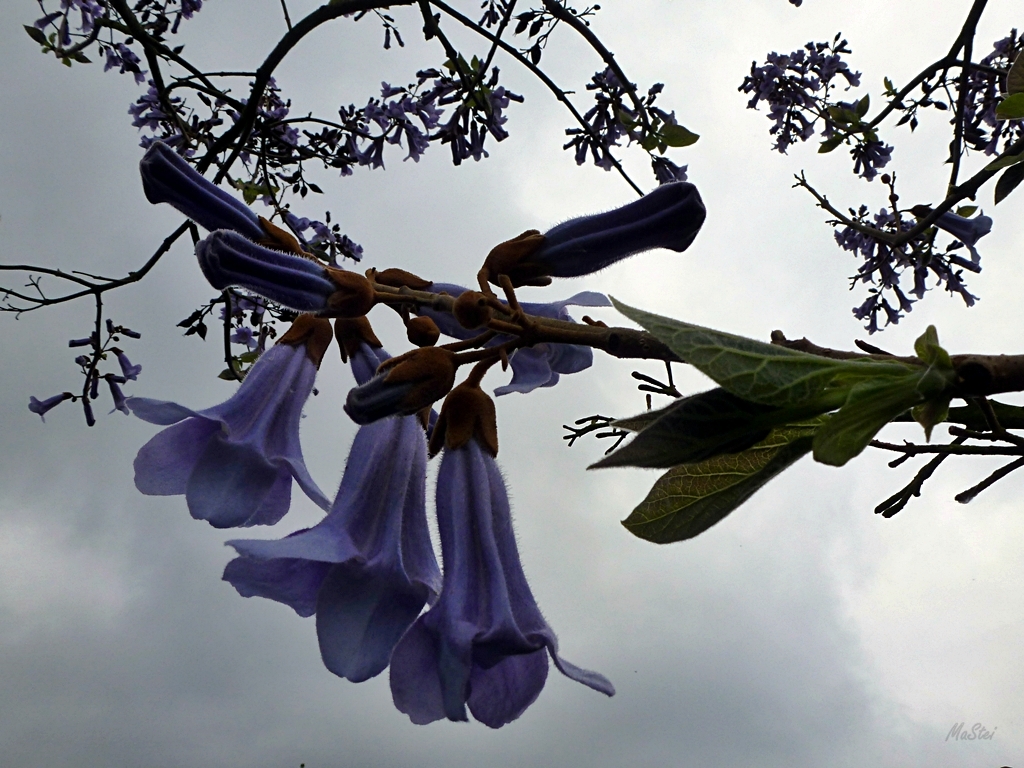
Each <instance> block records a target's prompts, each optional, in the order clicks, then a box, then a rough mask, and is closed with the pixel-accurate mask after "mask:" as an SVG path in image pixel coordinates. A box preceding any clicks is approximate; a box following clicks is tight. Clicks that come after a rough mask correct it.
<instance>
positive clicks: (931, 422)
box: [911, 395, 952, 442]
mask: <svg viewBox="0 0 1024 768" xmlns="http://www.w3.org/2000/svg"><path fill="white" fill-rule="evenodd" d="M950 400H952V397H951V396H950V395H940V396H939V397H935V398H932V399H931V400H929V401H928V402H926V403H921V405H918V406H915V407H914V409H913V410H912V411H911V415H912V416H913V417H914V421H916V422H917V423H918V424H920V425H921V426H922V427H924V439H925V441H926V442H931V439H932V429H934V428H935V425H936V424H941V423H942V422H944V421H945V420H946V419H948V418H949V402H950Z"/></svg>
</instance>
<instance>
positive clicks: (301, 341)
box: [127, 316, 331, 528]
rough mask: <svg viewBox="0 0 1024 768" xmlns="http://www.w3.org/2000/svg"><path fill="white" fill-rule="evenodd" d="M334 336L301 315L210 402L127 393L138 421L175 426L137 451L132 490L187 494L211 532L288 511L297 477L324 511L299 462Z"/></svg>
mask: <svg viewBox="0 0 1024 768" xmlns="http://www.w3.org/2000/svg"><path fill="white" fill-rule="evenodd" d="M330 340H331V328H330V323H328V322H327V321H326V320H317V319H314V318H311V317H308V316H300V317H299V319H298V320H297V321H296V322H295V323H294V324H293V326H292V328H291V329H290V330H289V331H288V333H286V334H285V335H284V336H282V337H281V340H280V341H279V342H278V344H277V345H276V346H274V347H273V348H271V349H270V350H269V351H267V352H266V353H265V354H264V355H263V356H262V357H261V358H260V359H259V360H258V361H257V362H256V363H255V365H253V367H252V368H251V369H250V370H249V373H248V375H246V377H245V380H244V381H242V383H241V385H240V386H239V388H238V390H237V391H236V392H235V394H234V395H233V396H232V397H230V398H229V399H228V400H227V401H226V402H224V403H222V404H220V405H217V406H214V407H213V408H207V409H205V410H202V411H193V410H192V409H190V408H186V407H184V406H182V405H178V404H177V403H171V402H166V401H162V400H151V399H149V398H140V397H133V398H130V399H129V400H128V401H127V404H128V407H129V408H131V410H132V412H133V413H134V414H135V415H136V416H138V417H139V418H141V419H143V420H145V421H148V422H150V423H152V424H161V425H167V424H169V425H172V426H169V427H168V428H167V429H165V430H163V431H162V432H160V433H159V434H157V435H156V436H155V437H154V438H153V439H152V440H150V441H149V442H148V443H146V445H144V446H143V447H142V449H141V450H140V451H139V454H138V456H136V458H135V486H136V487H137V488H138V489H139V490H140V491H141V492H142V493H145V494H148V495H154V496H173V495H177V494H184V495H185V500H186V502H187V503H188V508H189V512H191V514H192V517H194V518H196V519H197V520H206V521H208V522H209V523H210V524H211V525H213V526H214V527H215V528H233V527H245V526H250V525H272V524H274V523H276V522H277V521H278V520H280V519H281V518H282V517H283V516H284V514H285V513H286V512H287V511H288V507H289V505H290V503H291V486H292V480H293V479H294V480H295V481H296V482H297V483H298V484H299V487H300V488H302V490H303V491H304V492H305V493H306V495H307V496H309V498H310V499H312V500H313V502H314V503H315V504H317V505H318V506H319V507H321V508H322V509H325V510H326V509H328V508H329V507H330V501H329V500H328V499H327V497H326V496H324V494H323V492H322V491H321V490H320V489H319V488H318V487H317V485H316V483H315V482H313V479H312V477H310V475H309V472H308V471H307V469H306V464H305V461H304V460H303V458H302V448H301V446H300V444H299V420H300V418H301V416H302V407H303V405H304V404H305V402H306V399H307V398H308V397H309V394H310V392H311V391H312V389H313V381H314V379H315V378H316V372H317V367H318V366H319V363H320V360H321V359H322V358H323V352H324V351H325V350H326V348H327V346H328V344H329V343H330Z"/></svg>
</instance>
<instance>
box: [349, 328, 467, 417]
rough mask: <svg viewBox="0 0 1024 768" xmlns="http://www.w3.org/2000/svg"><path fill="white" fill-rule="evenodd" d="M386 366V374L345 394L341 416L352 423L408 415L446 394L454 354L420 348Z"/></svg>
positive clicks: (431, 348)
mask: <svg viewBox="0 0 1024 768" xmlns="http://www.w3.org/2000/svg"><path fill="white" fill-rule="evenodd" d="M388 365H389V366H391V367H389V368H388V370H387V371H386V372H383V373H380V374H378V375H377V376H374V377H373V378H372V379H370V380H369V381H367V382H366V383H365V384H362V385H361V386H358V387H355V388H354V389H352V390H350V391H349V393H348V398H347V399H346V400H345V413H347V414H348V415H349V418H351V419H352V421H354V422H355V423H356V424H360V425H363V424H370V423H371V422H374V421H377V420H378V419H383V418H386V417H388V416H396V415H401V416H412V415H413V414H415V413H419V412H420V411H421V410H422V409H424V408H426V407H427V406H429V405H431V404H433V403H434V402H435V401H437V400H440V399H441V398H442V397H444V396H445V395H447V394H448V392H449V391H450V390H451V388H452V385H453V384H454V383H455V369H456V365H455V355H454V354H453V353H452V352H451V350H447V349H444V348H442V347H421V348H420V349H417V350H413V351H412V352H408V353H406V354H404V355H402V356H401V357H398V358H392V359H391V360H389V361H388Z"/></svg>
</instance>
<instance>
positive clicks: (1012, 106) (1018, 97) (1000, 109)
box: [996, 93, 1024, 120]
mask: <svg viewBox="0 0 1024 768" xmlns="http://www.w3.org/2000/svg"><path fill="white" fill-rule="evenodd" d="M1022 117H1024V93H1015V94H1013V95H1012V96H1007V97H1006V98H1005V99H1003V100H1002V101H1001V102H999V105H998V106H997V107H996V120H1019V119H1020V118H1022Z"/></svg>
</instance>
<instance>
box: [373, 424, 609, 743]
mask: <svg viewBox="0 0 1024 768" xmlns="http://www.w3.org/2000/svg"><path fill="white" fill-rule="evenodd" d="M442 418H443V416H442ZM437 518H438V528H439V529H440V533H441V553H442V557H443V559H444V586H443V588H442V590H441V597H440V599H439V600H438V601H437V603H436V604H435V605H434V606H433V607H432V608H431V609H430V610H429V611H427V612H426V613H425V614H423V615H422V616H420V617H419V618H418V619H417V620H416V622H415V623H414V624H413V625H412V627H410V628H409V631H408V632H407V633H406V634H405V636H404V637H403V638H402V640H401V641H400V642H399V643H398V645H397V647H396V648H395V651H394V653H393V654H392V656H391V693H392V696H393V698H394V701H395V706H396V707H398V709H399V710H400V711H402V712H404V713H405V714H407V715H408V716H409V718H410V719H411V720H412V721H413V722H414V723H418V724H424V723H430V722H433V721H435V720H440V719H441V718H444V717H447V718H448V719H449V720H466V719H467V716H466V706H467V705H468V706H469V711H470V712H472V713H473V716H474V717H475V718H476V719H477V720H479V721H481V722H482V723H484V724H485V725H488V726H490V727H491V728H500V727H501V726H503V725H505V724H506V723H510V722H512V721H513V720H515V719H516V718H518V717H519V716H520V715H521V714H522V713H523V712H524V711H526V708H527V707H529V706H530V704H532V703H533V702H534V701H535V700H536V698H537V696H539V695H540V692H541V689H542V688H543V687H544V683H545V681H546V679H547V674H548V657H549V656H550V657H551V660H552V661H554V663H555V666H556V667H557V668H558V669H559V670H560V671H561V672H562V673H563V674H564V675H566V676H568V677H570V678H572V679H573V680H576V681H578V682H581V683H583V684H584V685H587V686H589V687H591V688H593V689H594V690H597V691H600V692H602V693H605V694H607V695H609V696H611V695H612V694H614V693H615V689H614V688H613V686H612V684H611V683H610V682H609V681H608V680H607V679H606V678H605V677H603V676H602V675H599V674H597V673H596V672H590V671H587V670H584V669H580V668H579V667H576V666H574V665H572V664H570V663H569V662H567V661H564V660H563V659H562V658H561V657H560V656H559V655H558V641H557V639H556V637H555V633H554V632H553V631H552V630H551V627H549V626H548V624H547V622H546V621H545V620H544V617H543V616H542V615H541V612H540V609H539V608H538V607H537V603H536V601H535V600H534V598H533V594H532V593H531V592H530V587H529V585H528V584H527V583H526V577H525V575H524V574H523V568H522V565H521V564H520V561H519V552H518V550H517V549H516V540H515V534H514V533H513V531H512V519H511V514H510V511H509V503H508V495H507V492H506V490H505V483H504V481H503V480H502V477H501V473H500V472H499V471H498V467H497V464H496V463H495V461H494V459H493V458H492V457H491V455H490V453H488V452H486V451H485V449H483V448H482V447H481V445H480V443H479V442H478V440H477V438H475V437H474V438H473V439H470V440H469V441H468V442H467V443H465V444H464V445H463V446H461V447H459V448H456V449H454V450H453V449H450V448H449V449H446V450H445V452H444V455H443V456H442V459H441V467H440V472H439V475H438V478H437Z"/></svg>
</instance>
